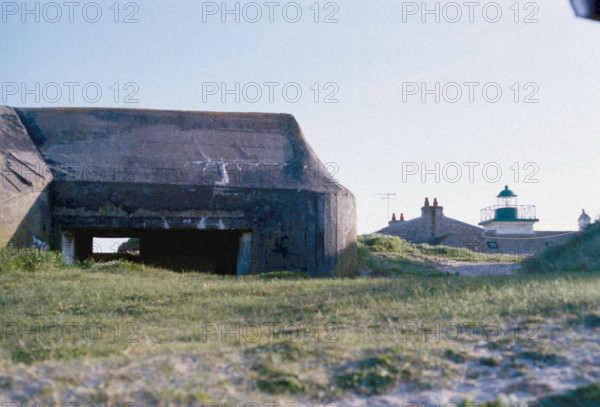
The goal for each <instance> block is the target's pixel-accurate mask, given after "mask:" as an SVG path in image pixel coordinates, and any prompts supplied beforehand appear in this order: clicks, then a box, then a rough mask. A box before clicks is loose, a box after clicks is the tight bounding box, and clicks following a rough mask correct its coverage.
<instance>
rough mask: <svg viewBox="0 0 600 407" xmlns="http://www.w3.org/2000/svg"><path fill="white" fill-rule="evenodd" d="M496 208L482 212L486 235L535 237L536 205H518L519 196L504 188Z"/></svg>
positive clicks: (480, 223)
mask: <svg viewBox="0 0 600 407" xmlns="http://www.w3.org/2000/svg"><path fill="white" fill-rule="evenodd" d="M497 199H498V202H497V205H495V206H489V207H487V208H484V209H482V210H481V222H479V225H481V226H483V228H484V229H485V234H486V235H535V232H534V230H533V225H534V224H535V222H538V221H539V219H537V218H536V217H535V205H517V195H516V194H515V193H514V192H513V191H511V190H510V189H508V185H507V186H505V187H504V190H502V191H501V192H500V193H499V194H498V196H497Z"/></svg>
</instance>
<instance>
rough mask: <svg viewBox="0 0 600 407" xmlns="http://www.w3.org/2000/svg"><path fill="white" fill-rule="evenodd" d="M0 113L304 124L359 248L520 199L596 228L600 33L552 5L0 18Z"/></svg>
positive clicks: (8, 7)
mask: <svg viewBox="0 0 600 407" xmlns="http://www.w3.org/2000/svg"><path fill="white" fill-rule="evenodd" d="M0 6H1V7H2V15H1V20H0V82H1V86H2V89H1V91H2V93H1V95H0V97H1V98H2V100H1V104H4V105H11V106H27V107H58V106H66V107H122V108H150V109H170V110H199V111H240V112H277V113H291V114H293V115H294V116H295V117H296V119H297V120H298V122H299V123H300V126H301V127H302V129H303V132H304V134H305V136H306V138H307V141H308V143H309V144H310V145H311V147H312V148H313V149H314V150H315V152H316V153H317V155H318V156H319V158H320V159H321V161H322V162H323V163H324V164H326V165H327V167H328V168H330V169H331V171H332V172H333V173H335V177H336V178H337V179H338V180H339V181H340V182H341V183H342V184H343V185H344V186H346V187H348V188H349V189H350V190H351V191H352V192H353V193H354V195H355V196H356V201H357V208H358V209H357V212H358V232H359V233H361V234H362V233H370V232H373V231H376V230H378V229H381V228H382V227H384V226H386V224H387V220H388V215H387V201H386V200H384V199H381V198H382V197H381V196H380V195H378V194H383V193H395V195H394V196H393V200H391V201H390V202H389V203H390V208H391V212H394V213H397V214H399V213H404V215H405V217H406V219H410V218H414V217H417V216H419V215H420V207H421V206H422V204H423V201H424V198H425V197H429V198H430V200H433V198H437V199H438V201H439V203H440V205H442V206H444V213H445V214H446V216H449V217H452V218H455V219H459V220H461V221H465V222H468V223H471V224H477V223H478V222H479V221H480V210H481V209H482V208H484V207H486V206H490V205H494V204H495V203H496V198H495V197H496V195H497V194H498V193H499V192H500V190H502V189H503V188H504V185H505V184H508V185H509V186H510V187H511V189H512V190H513V191H515V192H516V193H517V194H518V195H519V203H520V204H532V205H536V206H537V217H538V218H539V219H540V222H539V224H537V226H536V229H537V230H576V229H577V218H578V217H579V215H580V214H581V210H582V209H583V208H585V209H586V212H587V213H589V214H590V215H591V216H592V217H593V218H598V217H600V209H599V205H598V203H599V202H600V183H599V182H598V174H599V173H600V164H599V162H600V161H599V160H598V156H599V155H600V147H599V143H598V135H599V134H600V114H599V112H600V47H599V46H598V44H599V43H600V23H597V22H594V21H589V20H583V19H579V18H576V17H575V16H574V14H573V11H572V10H571V7H570V4H569V2H568V1H567V0H557V1H552V2H548V1H545V2H527V1H523V2H515V0H510V1H499V2H487V1H482V2H462V1H459V2H434V1H427V2H421V1H418V2H410V1H408V2H402V1H398V0H396V1H384V0H381V1H369V2H367V1H354V0H344V1H343V2H341V1H337V2H329V1H322V2H317V1H315V0H310V1H297V2H288V1H281V2H276V1H273V2H266V1H265V2H263V1H258V2H250V1H248V2H247V1H240V2H231V1H229V2H226V3H222V2H221V1H219V2H202V1H188V0H180V1H177V2H173V3H172V4H165V2H159V1H154V0H144V1H143V2H126V1H123V2H114V1H112V0H111V1H108V2H103V1H99V2H86V1H85V0H83V1H79V2H78V3H77V5H74V3H69V2H62V1H59V2H40V3H35V2H25V3H22V2H20V1H19V2H1V3H0Z"/></svg>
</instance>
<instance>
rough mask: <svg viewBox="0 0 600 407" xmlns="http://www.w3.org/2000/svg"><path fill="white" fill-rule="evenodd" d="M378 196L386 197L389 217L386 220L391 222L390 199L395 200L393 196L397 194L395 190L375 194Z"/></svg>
mask: <svg viewBox="0 0 600 407" xmlns="http://www.w3.org/2000/svg"><path fill="white" fill-rule="evenodd" d="M375 195H377V196H379V197H380V199H385V200H386V201H387V219H386V220H385V222H386V223H387V222H389V221H390V201H395V200H396V199H395V198H393V197H394V196H396V193H395V192H393V193H392V192H386V193H384V194H375Z"/></svg>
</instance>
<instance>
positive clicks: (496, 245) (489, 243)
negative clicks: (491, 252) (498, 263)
mask: <svg viewBox="0 0 600 407" xmlns="http://www.w3.org/2000/svg"><path fill="white" fill-rule="evenodd" d="M487 245H488V247H489V248H490V249H497V248H498V243H496V242H487Z"/></svg>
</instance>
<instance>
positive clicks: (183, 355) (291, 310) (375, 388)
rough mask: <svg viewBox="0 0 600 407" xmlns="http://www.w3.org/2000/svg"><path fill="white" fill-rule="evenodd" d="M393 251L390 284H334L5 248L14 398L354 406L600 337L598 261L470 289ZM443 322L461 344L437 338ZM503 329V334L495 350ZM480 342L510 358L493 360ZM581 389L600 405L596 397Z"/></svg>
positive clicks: (552, 358) (8, 388) (3, 355)
mask: <svg viewBox="0 0 600 407" xmlns="http://www.w3.org/2000/svg"><path fill="white" fill-rule="evenodd" d="M369 239H371V240H369ZM585 241H586V242H587V240H585ZM592 241H593V240H592ZM394 242H395V241H391V243H390V241H387V240H386V239H381V238H380V237H365V238H362V239H361V247H360V261H361V265H362V267H372V268H373V271H375V273H374V274H377V275H386V276H388V277H386V278H357V279H336V280H310V279H305V278H303V276H301V275H297V274H292V273H275V274H272V275H267V276H255V277H252V276H251V277H246V278H241V279H239V278H227V277H217V276H212V275H205V274H195V273H176V272H171V271H168V270H163V269H156V268H151V267H147V266H144V265H136V264H130V263H125V262H110V263H104V264H95V263H85V264H80V265H78V266H75V267H65V266H63V265H62V263H61V261H60V257H59V255H58V254H56V253H43V252H39V251H36V250H34V249H28V250H21V251H15V250H13V249H4V250H2V251H0V315H2V317H1V318H2V320H1V321H2V331H1V332H0V334H1V335H2V337H1V344H0V346H1V347H0V372H2V371H4V372H6V373H5V375H4V376H3V375H2V373H0V395H3V396H6V397H9V398H10V399H11V400H20V399H19V397H21V396H19V395H20V394H21V393H19V392H16V390H15V389H19V388H20V387H19V386H21V384H22V383H28V384H29V387H28V388H29V389H30V390H29V393H27V397H28V398H32V399H36V400H42V401H44V400H46V401H47V400H56V398H57V397H58V398H62V397H67V398H68V397H72V398H73V397H75V398H76V399H77V400H80V399H83V400H80V401H81V402H83V401H86V400H87V401H89V400H91V401H98V402H102V403H108V404H109V403H114V402H118V401H121V402H122V401H123V400H127V401H130V402H136V403H138V405H144V404H154V405H156V404H158V405H169V404H189V403H191V404H194V403H196V404H201V403H203V402H212V401H215V402H216V401H219V402H221V401H226V402H229V403H235V402H238V401H241V402H246V403H247V402H248V401H255V402H258V403H259V404H261V403H260V400H263V401H267V400H282V401H283V400H287V401H289V400H300V401H310V402H311V403H313V402H314V401H320V402H327V401H335V400H347V399H353V398H356V397H357V396H374V395H379V394H385V393H388V392H391V391H393V390H394V389H396V388H398V387H399V386H407V388H410V389H415V391H417V390H427V389H429V390H432V389H436V388H438V387H444V386H451V385H452V383H453V382H454V381H457V380H460V377H461V376H462V375H463V374H464V372H463V371H464V369H465V366H466V365H467V364H469V366H475V367H477V366H481V368H479V367H477V369H472V368H470V371H469V372H471V373H469V372H467V375H468V374H479V373H477V372H480V371H481V372H484V373H485V372H488V371H490V369H496V370H498V371H499V372H504V373H505V374H506V375H509V376H510V375H514V374H521V375H523V377H528V375H529V374H531V372H529V370H534V369H533V368H529V366H534V364H535V365H536V366H537V364H538V363H541V364H546V365H553V364H558V365H560V363H562V362H561V360H562V359H563V358H565V356H564V355H563V353H562V352H563V349H560V348H558V347H556V346H553V344H552V342H551V341H550V340H545V339H543V335H540V340H536V341H528V339H529V338H528V337H529V336H531V335H532V334H533V333H534V330H532V328H531V326H552V327H555V328H557V329H565V330H567V329H570V330H572V331H577V330H583V331H585V332H596V331H597V330H598V328H599V327H600V295H599V293H600V278H599V277H600V271H599V270H598V269H597V268H596V266H597V264H596V263H591V262H589V264H587V266H586V268H585V269H582V268H580V267H579V268H576V270H575V271H571V272H568V273H567V272H562V271H560V270H552V269H550V270H547V269H545V271H544V273H536V272H534V271H532V270H533V269H531V270H529V271H530V272H528V273H521V274H518V275H514V276H486V277H477V278H466V277H456V276H449V275H445V274H442V273H438V272H436V271H435V270H434V269H432V268H431V267H430V266H429V265H427V264H426V260H427V255H426V254H423V249H419V248H415V247H413V248H412V249H411V250H414V253H412V254H411V256H412V257H410V259H409V260H407V258H406V256H405V253H404V254H402V255H400V254H398V253H396V252H397V247H393V246H391V247H390V246H389V245H390V244H391V245H393V244H394ZM396 243H397V242H396ZM594 244H595V243H594ZM377 245H383V246H382V247H378V246H377ZM386 245H388V246H386ZM580 247H581V244H580V245H573V248H571V249H569V250H567V249H564V251H565V252H567V253H571V252H573V250H579V248H580ZM586 250H587V249H586ZM465 255H469V256H470V254H468V253H467V254H465V253H463V252H460V253H456V256H461V257H464V256H465ZM450 256H453V255H452V254H451V255H450ZM544 256H548V254H544ZM543 259H545V257H544V258H543ZM513 260H514V259H513ZM496 261H497V260H496ZM528 261H529V264H530V266H529V267H530V268H531V264H534V263H535V261H534V262H533V263H531V262H532V260H528ZM540 261H541V260H540ZM538 264H539V262H538ZM594 264H596V266H595V265H594ZM377 267H379V268H380V270H381V271H379V272H378V271H377ZM390 276H393V277H390ZM436 324H441V325H442V326H449V328H448V331H446V332H445V333H444V332H442V333H441V334H439V331H437V332H438V334H439V335H440V336H439V337H438V336H436V326H437V325H436ZM459 326H460V327H462V326H465V327H467V326H468V332H469V335H465V334H464V333H459V330H458V328H457V327H459ZM515 326H517V327H519V329H517V330H516V329H514V327H515ZM490 327H492V328H493V329H496V331H495V332H497V331H498V329H500V330H501V332H502V334H501V335H500V336H498V335H494V336H493V338H491V336H490V329H491V328H490ZM493 329H492V330H493ZM583 331H582V332H583ZM475 344H477V345H478V346H479V345H481V344H483V346H484V347H485V349H487V350H489V351H493V352H496V353H494V355H493V356H492V357H480V356H478V354H477V353H475V352H474V349H475V348H474V346H475ZM582 346H583V345H582ZM478 369H479V370H478ZM473 370H475V373H472V371H473ZM93 372H95V373H93ZM31 383H43V385H41V384H40V387H39V389H38V388H37V387H36V386H35V385H33V384H31ZM89 383H94V386H92V385H90V384H89ZM23 386H25V384H23ZM73 388H76V389H78V390H77V391H75V392H73V391H72V389H73ZM31 389H33V390H31ZM578 391H579V392H580V393H581V394H583V395H585V397H586V398H587V399H590V400H596V401H597V400H600V390H599V389H598V388H597V387H594V386H591V387H582V388H580V390H578ZM580 393H577V394H576V395H575V396H574V395H573V394H575V393H573V394H571V393H569V394H566V395H564V397H580ZM74 395H75V396H74ZM581 397H583V396H581ZM594 397H595V399H594ZM540 400H541V399H540ZM548 400H550V399H546V402H549V401H548ZM565 400H567V399H565ZM571 400H572V399H571ZM551 401H552V403H554V404H546V405H548V406H550V405H560V406H566V405H568V404H564V403H563V404H556V399H552V400H551ZM561 403H562V401H561ZM310 405H314V403H313V404H310ZM542 405H543V404H542Z"/></svg>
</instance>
